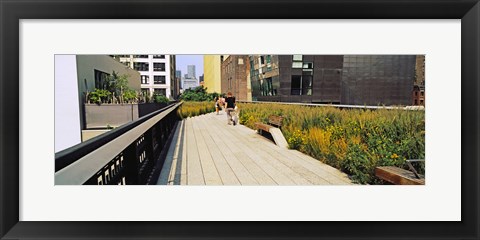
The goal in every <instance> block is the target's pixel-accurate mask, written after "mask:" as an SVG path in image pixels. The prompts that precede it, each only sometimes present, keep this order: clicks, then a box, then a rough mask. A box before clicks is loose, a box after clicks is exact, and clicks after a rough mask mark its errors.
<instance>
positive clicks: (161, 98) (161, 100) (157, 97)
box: [153, 94, 170, 103]
mask: <svg viewBox="0 0 480 240" xmlns="http://www.w3.org/2000/svg"><path fill="white" fill-rule="evenodd" d="M153 100H154V101H155V102H156V103H168V102H170V100H169V99H168V98H167V97H165V96H164V95H161V94H154V95H153Z"/></svg>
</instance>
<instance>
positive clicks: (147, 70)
mask: <svg viewBox="0 0 480 240" xmlns="http://www.w3.org/2000/svg"><path fill="white" fill-rule="evenodd" d="M114 58H115V59H117V60H119V61H120V62H122V63H124V64H126V65H127V66H129V67H130V68H133V69H135V70H137V71H138V72H140V74H141V80H140V81H141V87H142V92H143V93H144V94H149V95H150V96H152V95H153V94H159V95H164V96H166V97H169V98H175V96H176V95H177V94H178V93H175V91H174V89H175V56H173V55H114Z"/></svg>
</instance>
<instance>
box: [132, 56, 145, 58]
mask: <svg viewBox="0 0 480 240" xmlns="http://www.w3.org/2000/svg"><path fill="white" fill-rule="evenodd" d="M133 57H134V58H148V55H133Z"/></svg>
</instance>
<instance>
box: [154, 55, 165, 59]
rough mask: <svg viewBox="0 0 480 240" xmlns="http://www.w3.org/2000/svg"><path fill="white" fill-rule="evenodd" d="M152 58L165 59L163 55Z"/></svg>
mask: <svg viewBox="0 0 480 240" xmlns="http://www.w3.org/2000/svg"><path fill="white" fill-rule="evenodd" d="M153 58H159V59H165V55H153Z"/></svg>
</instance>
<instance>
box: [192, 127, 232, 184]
mask: <svg viewBox="0 0 480 240" xmlns="http://www.w3.org/2000/svg"><path fill="white" fill-rule="evenodd" d="M203 123H204V122H203V121H199V124H203ZM203 125H204V127H205V131H202V132H201V133H202V136H203V139H204V141H205V142H206V144H207V147H208V150H209V152H210V154H211V156H212V159H213V161H214V162H215V166H216V167H217V170H218V173H219V175H220V178H221V179H222V182H223V184H224V185H240V181H239V180H238V178H237V176H235V173H234V172H233V170H232V168H231V167H230V165H229V164H228V162H227V160H226V159H225V158H224V156H223V155H222V152H221V151H220V148H219V146H218V145H217V144H216V143H215V141H214V140H213V136H212V135H211V134H212V131H213V130H212V129H211V128H212V127H215V125H212V124H203Z"/></svg>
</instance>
